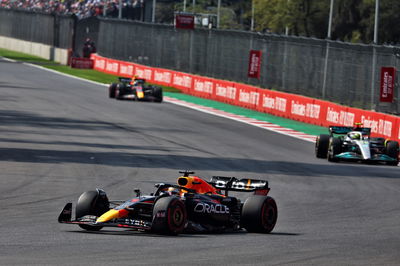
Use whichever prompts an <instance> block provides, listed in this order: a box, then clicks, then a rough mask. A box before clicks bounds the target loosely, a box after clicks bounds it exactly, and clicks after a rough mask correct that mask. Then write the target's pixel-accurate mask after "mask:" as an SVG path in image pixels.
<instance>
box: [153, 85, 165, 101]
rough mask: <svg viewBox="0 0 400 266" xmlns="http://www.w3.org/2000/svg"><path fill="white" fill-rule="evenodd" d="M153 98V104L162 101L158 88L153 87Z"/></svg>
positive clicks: (160, 90) (161, 94)
mask: <svg viewBox="0 0 400 266" xmlns="http://www.w3.org/2000/svg"><path fill="white" fill-rule="evenodd" d="M153 96H154V101H155V102H157V103H161V102H162V101H163V92H162V89H161V88H160V87H153Z"/></svg>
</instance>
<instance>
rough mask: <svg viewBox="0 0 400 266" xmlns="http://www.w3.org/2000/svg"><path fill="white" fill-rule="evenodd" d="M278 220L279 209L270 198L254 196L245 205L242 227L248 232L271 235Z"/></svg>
mask: <svg viewBox="0 0 400 266" xmlns="http://www.w3.org/2000/svg"><path fill="white" fill-rule="evenodd" d="M277 219H278V207H277V206H276V202H275V200H274V199H273V198H271V197H269V196H261V195H254V196H251V197H249V198H247V199H246V201H245V202H244V204H243V208H242V215H241V226H242V227H243V228H245V229H246V230H247V231H248V232H254V233H270V232H271V231H272V230H273V229H274V227H275V224H276V221H277Z"/></svg>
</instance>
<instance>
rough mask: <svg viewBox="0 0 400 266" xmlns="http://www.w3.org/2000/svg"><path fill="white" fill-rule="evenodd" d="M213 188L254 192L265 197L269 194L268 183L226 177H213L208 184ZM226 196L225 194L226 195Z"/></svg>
mask: <svg viewBox="0 0 400 266" xmlns="http://www.w3.org/2000/svg"><path fill="white" fill-rule="evenodd" d="M208 183H209V184H211V185H213V186H214V187H216V188H218V189H221V190H225V192H227V191H240V192H255V194H263V195H266V194H267V193H268V192H269V187H268V181H266V180H258V179H249V178H242V179H237V178H236V177H227V176H213V177H212V178H211V180H210V181H209V182H208ZM226 194H227V193H226Z"/></svg>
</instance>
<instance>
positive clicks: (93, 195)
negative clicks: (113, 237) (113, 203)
mask: <svg viewBox="0 0 400 266" xmlns="http://www.w3.org/2000/svg"><path fill="white" fill-rule="evenodd" d="M109 209H110V202H109V201H108V198H107V195H106V193H105V192H104V191H103V190H100V189H97V190H91V191H86V192H84V193H82V195H81V196H80V197H79V199H78V202H77V204H76V208H75V217H76V219H79V218H82V217H83V216H86V215H94V216H97V217H99V216H101V215H102V214H103V213H105V212H107V211H108V210H109ZM79 226H80V227H81V228H82V229H85V230H88V231H99V230H100V229H101V228H102V227H101V226H92V225H86V224H80V225H79Z"/></svg>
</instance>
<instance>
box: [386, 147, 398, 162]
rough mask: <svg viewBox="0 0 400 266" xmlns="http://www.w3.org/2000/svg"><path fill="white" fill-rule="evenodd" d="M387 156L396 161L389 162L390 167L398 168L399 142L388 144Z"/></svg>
mask: <svg viewBox="0 0 400 266" xmlns="http://www.w3.org/2000/svg"><path fill="white" fill-rule="evenodd" d="M386 155H387V156H389V157H392V158H393V159H396V160H395V161H393V162H389V163H388V164H389V165H393V166H397V165H398V164H399V143H398V142H397V141H389V142H388V143H387V144H386Z"/></svg>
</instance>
